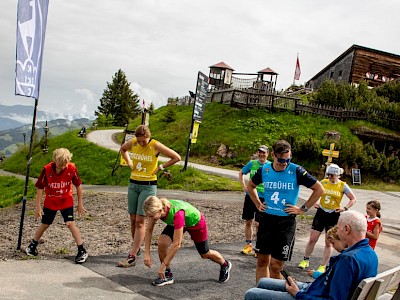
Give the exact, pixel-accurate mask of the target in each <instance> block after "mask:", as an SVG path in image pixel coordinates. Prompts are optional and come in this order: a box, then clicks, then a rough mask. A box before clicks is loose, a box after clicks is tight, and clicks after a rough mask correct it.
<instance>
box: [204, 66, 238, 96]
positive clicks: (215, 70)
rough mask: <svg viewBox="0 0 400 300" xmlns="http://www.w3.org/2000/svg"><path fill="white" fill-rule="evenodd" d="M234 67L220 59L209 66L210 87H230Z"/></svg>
mask: <svg viewBox="0 0 400 300" xmlns="http://www.w3.org/2000/svg"><path fill="white" fill-rule="evenodd" d="M233 71H234V69H233V68H232V67H230V66H228V65H227V64H226V63H224V62H223V61H221V62H220V63H217V64H215V65H213V66H210V75H209V76H208V77H209V84H210V85H211V86H212V89H217V90H219V89H227V88H230V87H231V82H232V73H233Z"/></svg>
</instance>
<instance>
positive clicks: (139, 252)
mask: <svg viewBox="0 0 400 300" xmlns="http://www.w3.org/2000/svg"><path fill="white" fill-rule="evenodd" d="M140 254H142V249H140V248H139V250H138V251H137V252H136V256H140Z"/></svg>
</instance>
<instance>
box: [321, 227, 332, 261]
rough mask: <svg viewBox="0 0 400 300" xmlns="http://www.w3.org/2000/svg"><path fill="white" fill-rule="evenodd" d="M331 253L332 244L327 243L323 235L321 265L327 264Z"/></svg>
mask: <svg viewBox="0 0 400 300" xmlns="http://www.w3.org/2000/svg"><path fill="white" fill-rule="evenodd" d="M332 252H333V247H332V244H331V243H330V242H329V241H327V239H326V234H325V248H324V254H323V256H322V262H321V265H323V266H326V265H327V264H328V261H329V258H330V257H331V256H332Z"/></svg>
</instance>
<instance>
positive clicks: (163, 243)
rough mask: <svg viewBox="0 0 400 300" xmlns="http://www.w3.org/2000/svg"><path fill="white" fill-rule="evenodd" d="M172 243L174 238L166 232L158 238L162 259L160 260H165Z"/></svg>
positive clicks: (159, 255)
mask: <svg viewBox="0 0 400 300" xmlns="http://www.w3.org/2000/svg"><path fill="white" fill-rule="evenodd" d="M171 244H172V240H171V238H170V237H169V236H168V235H166V234H162V235H160V237H159V238H158V257H159V259H160V262H163V261H164V259H165V257H166V256H167V254H168V248H169V246H171Z"/></svg>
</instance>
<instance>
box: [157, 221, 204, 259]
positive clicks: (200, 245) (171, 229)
mask: <svg viewBox="0 0 400 300" xmlns="http://www.w3.org/2000/svg"><path fill="white" fill-rule="evenodd" d="M174 230H175V229H174V226H172V225H167V226H165V228H164V230H163V231H162V232H161V234H165V235H168V236H169V237H170V238H171V241H173V240H174ZM185 231H186V230H184V231H183V232H185ZM193 242H194V241H193ZM194 245H195V246H196V249H197V252H199V254H200V255H202V254H206V253H207V252H208V251H210V248H209V247H208V240H205V241H203V242H200V243H196V242H194Z"/></svg>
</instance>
